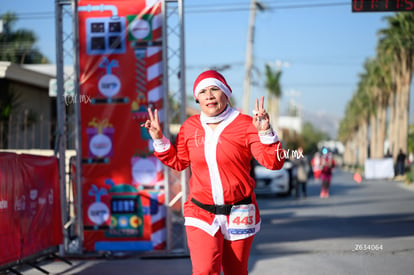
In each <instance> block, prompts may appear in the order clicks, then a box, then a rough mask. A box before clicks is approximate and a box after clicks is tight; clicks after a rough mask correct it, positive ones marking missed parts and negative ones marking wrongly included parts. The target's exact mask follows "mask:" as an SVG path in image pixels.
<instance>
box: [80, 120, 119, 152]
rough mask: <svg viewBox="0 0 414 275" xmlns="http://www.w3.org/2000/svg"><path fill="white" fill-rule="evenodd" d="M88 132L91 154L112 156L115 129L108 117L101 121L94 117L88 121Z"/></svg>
mask: <svg viewBox="0 0 414 275" xmlns="http://www.w3.org/2000/svg"><path fill="white" fill-rule="evenodd" d="M88 126H91V127H88V128H86V133H87V134H88V139H89V156H91V157H97V158H103V157H110V156H112V144H113V135H114V132H115V129H114V128H113V127H112V124H110V123H109V122H108V119H104V120H101V121H99V120H98V119H97V118H93V119H92V121H90V122H89V123H88Z"/></svg>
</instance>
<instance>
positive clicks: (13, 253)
mask: <svg viewBox="0 0 414 275" xmlns="http://www.w3.org/2000/svg"><path fill="white" fill-rule="evenodd" d="M17 167H18V165H17V155H16V154H12V153H0V266H1V265H2V264H5V263H10V262H15V261H17V260H18V259H19V258H20V252H21V242H20V239H21V234H20V233H21V232H20V227H19V226H18V219H17V217H16V215H15V213H16V209H20V207H21V205H22V204H21V203H22V200H21V199H22V198H21V197H17V196H14V186H15V185H16V179H15V178H14V177H13V175H14V174H17V173H18V172H17V171H18V168H17Z"/></svg>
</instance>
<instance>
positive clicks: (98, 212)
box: [88, 184, 110, 225]
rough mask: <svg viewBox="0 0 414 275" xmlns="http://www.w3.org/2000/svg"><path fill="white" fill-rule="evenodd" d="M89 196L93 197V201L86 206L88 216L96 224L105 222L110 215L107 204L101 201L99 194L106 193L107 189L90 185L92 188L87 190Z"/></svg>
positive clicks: (103, 194)
mask: <svg viewBox="0 0 414 275" xmlns="http://www.w3.org/2000/svg"><path fill="white" fill-rule="evenodd" d="M88 194H89V196H92V197H95V200H96V201H95V202H94V203H92V204H91V205H90V206H89V208H88V217H89V219H90V220H91V221H92V222H93V223H94V224H96V225H101V224H103V223H105V222H106V221H107V220H108V219H109V216H110V211H109V208H108V206H106V204H104V203H103V202H101V196H105V195H108V191H107V190H106V189H105V188H101V189H98V187H97V186H96V185H94V184H93V185H92V188H91V189H90V190H89V192H88Z"/></svg>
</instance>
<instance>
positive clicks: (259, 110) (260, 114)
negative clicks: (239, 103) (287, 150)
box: [253, 96, 270, 131]
mask: <svg viewBox="0 0 414 275" xmlns="http://www.w3.org/2000/svg"><path fill="white" fill-rule="evenodd" d="M263 104H264V96H262V97H261V98H260V104H259V100H258V99H257V98H256V101H255V104H254V111H253V113H254V115H253V125H254V127H256V129H257V130H258V131H266V130H267V129H269V128H270V120H269V114H268V113H267V112H266V110H265V109H264V108H263Z"/></svg>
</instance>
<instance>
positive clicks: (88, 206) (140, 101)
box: [78, 0, 164, 251]
mask: <svg viewBox="0 0 414 275" xmlns="http://www.w3.org/2000/svg"><path fill="white" fill-rule="evenodd" d="M78 20H79V22H78V23H79V24H78V25H79V60H80V64H79V65H80V96H81V97H82V98H88V101H85V102H82V103H80V107H81V133H82V183H81V184H82V194H80V195H81V196H82V198H83V206H84V207H83V223H84V249H85V250H86V251H96V250H119V248H120V247H121V248H122V247H126V246H124V245H123V244H125V243H127V242H130V243H131V245H130V246H128V247H129V249H131V250H134V249H136V250H146V249H148V248H149V249H152V244H151V228H152V227H151V213H150V211H149V210H148V209H149V206H150V201H151V200H150V196H149V195H148V192H163V184H164V174H163V167H162V165H161V163H160V162H159V160H158V159H156V158H155V157H154V156H153V151H152V146H151V143H152V141H151V138H150V136H149V135H148V133H147V130H146V129H144V128H141V127H140V124H141V123H143V122H144V121H145V120H146V119H147V118H148V114H147V109H148V107H150V108H157V109H158V110H159V111H160V119H161V122H163V121H164V116H163V106H162V101H163V86H162V77H163V71H162V67H163V66H162V39H161V38H162V33H161V27H162V13H161V1H160V0H159V1H156V0H146V1H145V0H122V1H120V0H116V1H115V0H112V1H98V0H85V1H83V0H80V1H79V2H78ZM108 244H113V245H112V246H111V245H108ZM132 244H133V245H132ZM140 244H142V246H140ZM148 244H151V245H148ZM125 249H127V248H125ZM127 250H128V249H127Z"/></svg>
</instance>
